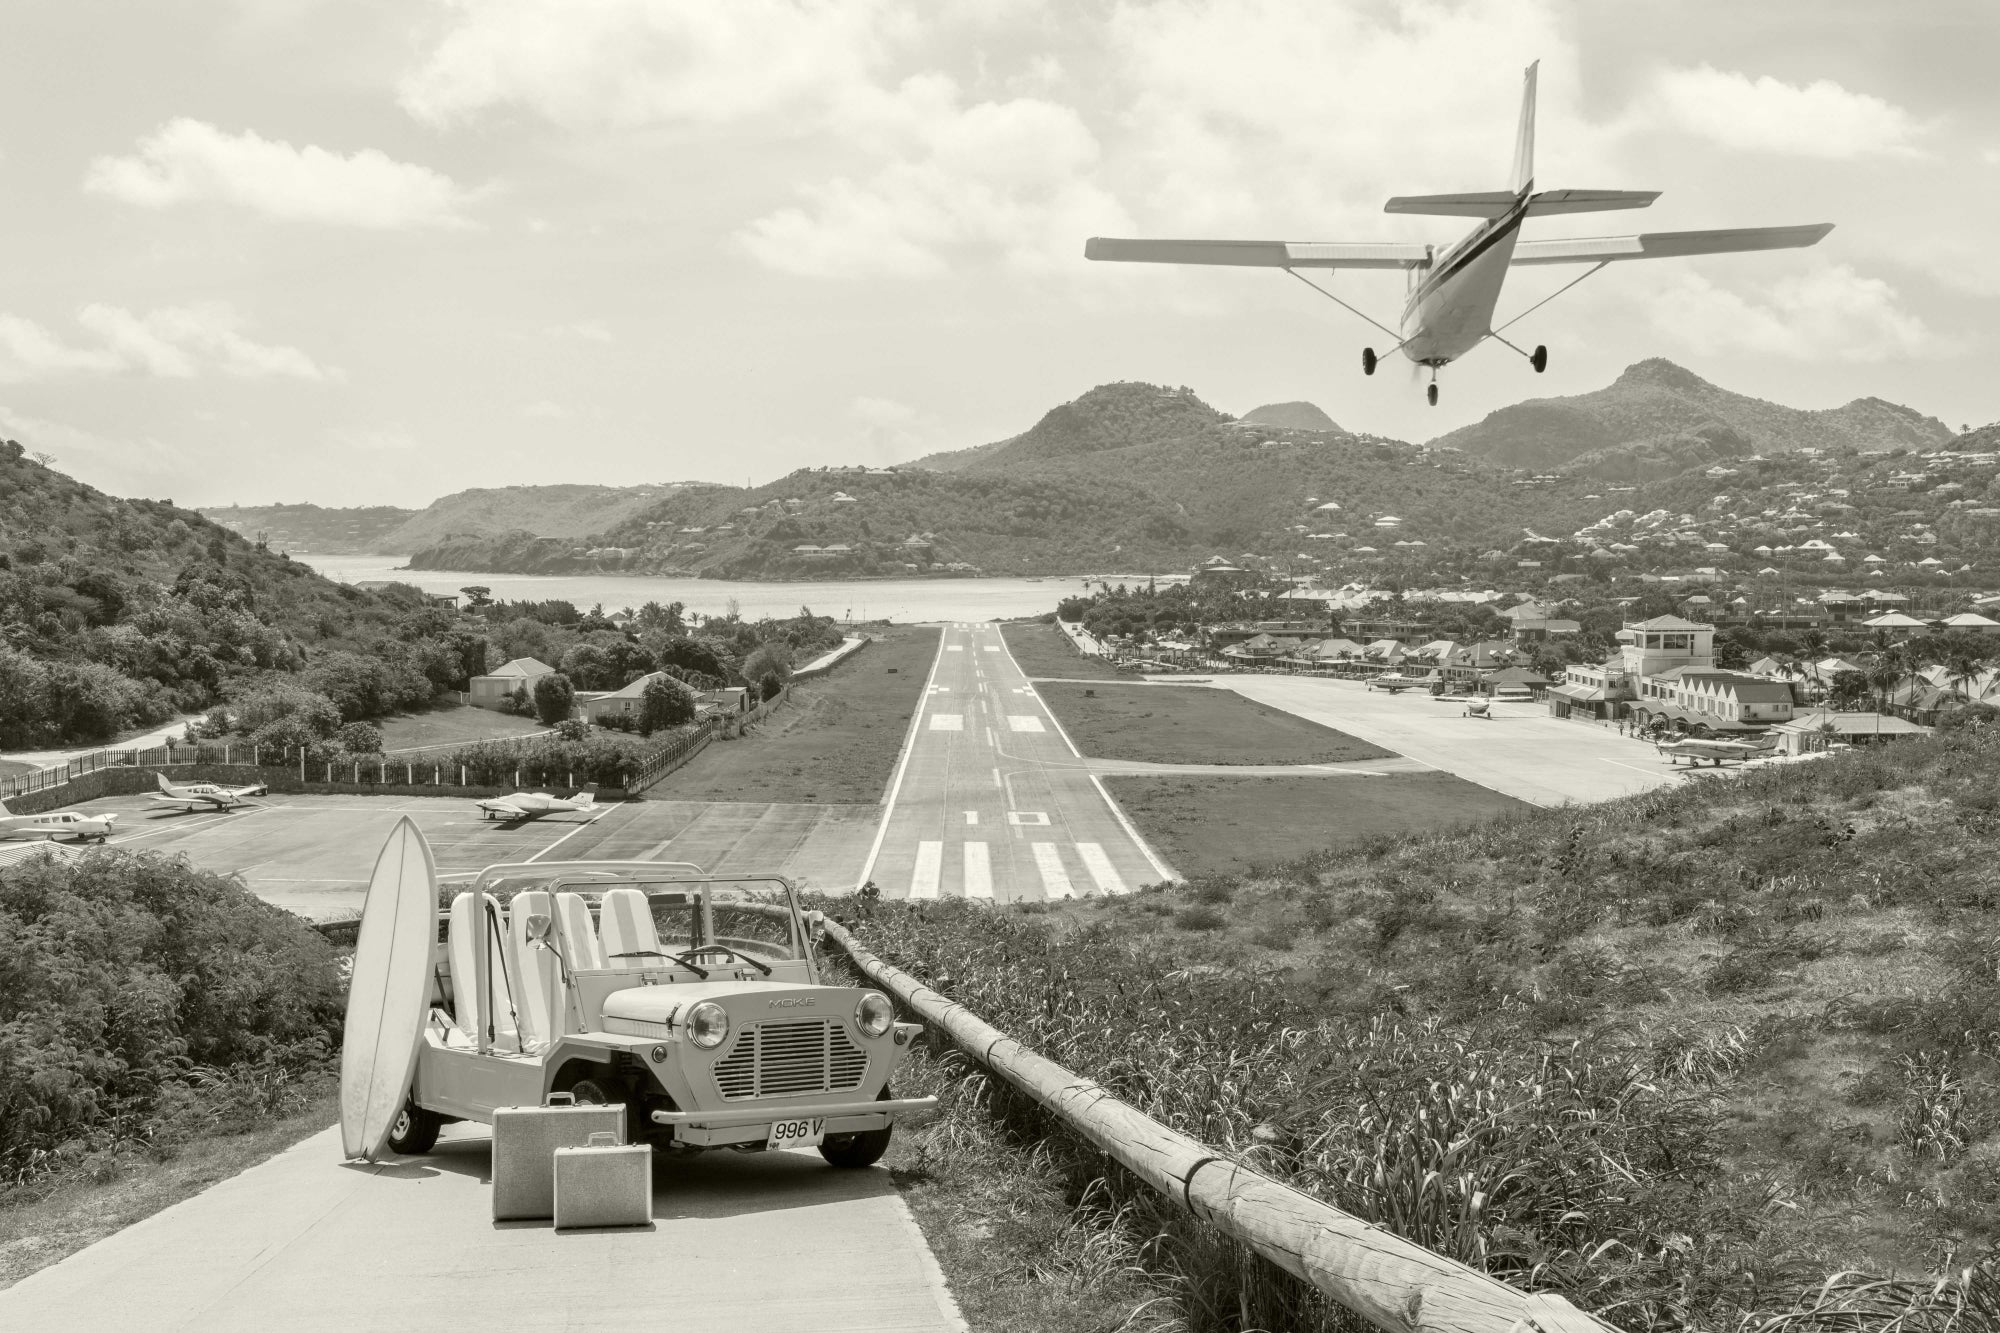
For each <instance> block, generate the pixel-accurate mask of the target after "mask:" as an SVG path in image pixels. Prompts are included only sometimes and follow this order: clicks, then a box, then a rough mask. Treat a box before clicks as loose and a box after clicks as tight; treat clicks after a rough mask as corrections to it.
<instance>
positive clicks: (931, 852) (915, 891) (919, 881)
mask: <svg viewBox="0 0 2000 1333" xmlns="http://www.w3.org/2000/svg"><path fill="white" fill-rule="evenodd" d="M943 874H944V844H943V843H941V842H920V843H918V844H917V867H916V869H915V870H914V871H912V872H911V874H910V897H912V898H935V897H937V896H938V880H939V879H940V878H941V877H942V876H943Z"/></svg>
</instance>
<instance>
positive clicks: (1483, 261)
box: [1401, 183, 1535, 366]
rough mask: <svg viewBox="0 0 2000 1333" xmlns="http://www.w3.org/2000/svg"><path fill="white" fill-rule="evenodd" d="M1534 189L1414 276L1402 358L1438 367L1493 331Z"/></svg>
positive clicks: (1405, 313) (1405, 307)
mask: <svg viewBox="0 0 2000 1333" xmlns="http://www.w3.org/2000/svg"><path fill="white" fill-rule="evenodd" d="M1534 188H1535V187H1534V185H1533V184H1532V183H1530V184H1529V185H1528V187H1527V188H1526V189H1523V190H1522V191H1521V192H1520V197H1519V198H1518V199H1516V200H1515V201H1514V206H1513V207H1512V208H1509V209H1508V210H1507V211H1506V212H1505V213H1503V214H1501V215H1500V216H1499V217H1497V218H1491V219H1488V220H1487V221H1485V222H1483V223H1481V224H1480V225H1479V227H1478V228H1477V229H1476V230H1475V231H1473V233H1472V234H1471V235H1469V236H1467V237H1466V238H1465V239H1464V240H1462V241H1460V242H1459V243H1458V244H1456V245H1454V246H1452V247H1451V248H1450V249H1449V250H1446V251H1445V252H1444V253H1443V254H1441V255H1439V256H1438V257H1437V258H1436V259H1435V260H1434V261H1432V262H1431V263H1430V264H1429V265H1428V266H1427V267H1424V268H1420V269H1416V270H1413V271H1412V275H1411V276H1412V278H1413V279H1414V282H1413V285H1412V286H1411V288H1410V295H1409V299H1408V300H1406V301H1405V302H1404V304H1403V325H1402V336H1403V346H1402V349H1401V350H1402V353H1403V355H1404V356H1406V357H1408V358H1409V359H1410V360H1412V361H1414V362H1416V363H1417V364H1418V365H1421V366H1442V365H1445V364H1447V363H1449V362H1452V361H1456V360H1457V359H1458V358H1459V357H1461V356H1464V355H1465V354H1466V353H1467V352H1469V351H1471V350H1472V349H1473V348H1474V347H1477V346H1478V345H1479V344H1480V342H1481V341H1482V340H1483V339H1484V338H1485V337H1486V336H1487V335H1488V334H1489V333H1491V332H1492V331H1493V311H1494V308H1495V307H1496V306H1498V305H1499V304H1500V289H1501V287H1502V286H1503V285H1504V284H1505V283H1506V281H1507V267H1508V265H1510V264H1512V263H1513V262H1514V245H1515V242H1517V241H1519V240H1520V239H1521V223H1522V222H1523V221H1525V220H1526V218H1527V216H1528V201H1529V198H1530V196H1532V195H1533V194H1534Z"/></svg>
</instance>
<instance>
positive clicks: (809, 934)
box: [806, 908, 826, 944]
mask: <svg viewBox="0 0 2000 1333" xmlns="http://www.w3.org/2000/svg"><path fill="white" fill-rule="evenodd" d="M825 938H826V913H825V912H822V911H820V910H818V909H817V908H815V909H814V910H812V911H810V912H807V913H806V940H807V942H808V943H811V944H818V943H819V942H820V941H821V940H823V939H825Z"/></svg>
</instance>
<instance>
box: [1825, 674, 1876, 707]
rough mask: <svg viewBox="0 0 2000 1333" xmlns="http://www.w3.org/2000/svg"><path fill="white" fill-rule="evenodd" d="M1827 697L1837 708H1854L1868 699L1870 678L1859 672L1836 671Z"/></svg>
mask: <svg viewBox="0 0 2000 1333" xmlns="http://www.w3.org/2000/svg"><path fill="white" fill-rule="evenodd" d="M1827 697H1828V698H1829V699H1831V700H1832V701H1833V706H1834V707H1836V708H1843V709H1845V708H1853V707H1854V706H1855V705H1857V704H1859V703H1860V702H1861V701H1862V700H1863V699H1866V698H1867V697H1868V677H1867V675H1865V674H1864V673H1862V672H1859V671H1836V672H1834V674H1833V682H1832V684H1831V686H1830V687H1829V688H1828V691H1827Z"/></svg>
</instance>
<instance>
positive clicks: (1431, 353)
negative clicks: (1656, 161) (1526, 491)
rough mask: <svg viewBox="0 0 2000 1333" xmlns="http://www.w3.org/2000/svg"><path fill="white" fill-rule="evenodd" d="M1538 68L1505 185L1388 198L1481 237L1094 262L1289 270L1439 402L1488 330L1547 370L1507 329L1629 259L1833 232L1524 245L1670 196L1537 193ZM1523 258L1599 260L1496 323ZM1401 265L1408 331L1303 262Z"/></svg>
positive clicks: (1122, 244)
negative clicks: (1371, 333) (1463, 224)
mask: <svg viewBox="0 0 2000 1333" xmlns="http://www.w3.org/2000/svg"><path fill="white" fill-rule="evenodd" d="M1540 63H1541V62H1540V61H1537V62H1535V64H1533V65H1530V66H1528V69H1527V73H1526V75H1525V76H1524V79H1525V85H1526V86H1525V87H1524V89H1523V90H1522V93H1521V121H1520V127H1519V129H1518V130H1517V131H1516V133H1515V138H1514V173H1513V176H1512V177H1511V178H1510V179H1509V181H1508V186H1507V188H1506V189H1505V190H1488V191H1477V192H1473V193H1469V194H1424V195H1399V196H1397V197H1396V198H1394V199H1391V200H1390V201H1389V202H1388V204H1387V205H1385V206H1384V209H1383V211H1384V212H1388V213H1418V214H1424V215H1427V216H1432V217H1471V218H1482V219H1484V221H1483V222H1481V223H1480V225H1479V226H1478V227H1477V228H1475V229H1474V230H1473V232H1472V234H1471V235H1469V236H1467V237H1466V238H1465V239H1463V240H1461V241H1459V242H1458V243H1457V244H1456V245H1452V246H1448V247H1446V248H1445V249H1444V250H1442V251H1440V250H1439V249H1438V247H1437V246H1435V245H1424V244H1417V243H1414V242H1404V241H1373V242H1371V241H1363V242H1355V243H1347V242H1338V241H1334V242H1328V241H1169V240H1158V241H1155V240H1120V239H1112V238H1108V237H1102V236H1093V237H1092V238H1091V239H1090V240H1089V241H1087V242H1085V244H1084V248H1083V255H1084V258H1086V259H1104V260H1121V261H1128V262H1137V263H1150V264H1230V265H1241V266H1248V267H1258V268H1278V269H1283V270H1285V271H1286V272H1287V273H1289V274H1291V275H1292V276H1293V277H1295V278H1297V279H1299V280H1300V281H1301V282H1304V283H1305V284H1306V285H1307V286H1309V287H1312V288H1314V289H1315V290H1317V291H1318V292H1319V293H1320V294H1321V295H1322V296H1325V297H1328V298H1329V299H1331V300H1333V301H1334V302H1336V303H1337V304H1339V305H1341V306H1343V307H1345V308H1346V310H1347V311H1348V312H1349V313H1350V314H1353V315H1357V316H1359V317H1360V318H1362V319H1364V320H1367V321H1368V323H1370V324H1373V325H1375V327H1376V328H1378V329H1380V330H1382V332H1384V333H1386V334H1388V335H1389V336H1390V337H1392V338H1394V339H1396V340H1397V341H1396V345H1395V346H1393V347H1391V348H1390V349H1389V350H1388V351H1387V352H1383V353H1381V354H1379V355H1378V354H1377V353H1376V351H1375V349H1374V348H1372V347H1364V348H1362V349H1361V372H1362V373H1363V374H1364V375H1373V374H1374V373H1375V367H1376V364H1377V363H1378V362H1379V361H1380V360H1381V358H1382V357H1383V356H1388V355H1390V354H1392V353H1395V352H1401V353H1402V354H1403V355H1404V356H1406V357H1408V358H1409V359H1410V360H1411V361H1412V362H1414V363H1415V364H1416V365H1417V366H1419V367H1428V368H1429V370H1430V373H1431V382H1430V384H1429V386H1428V388H1427V390H1426V393H1427V396H1428V397H1429V399H1430V401H1431V403H1432V404H1433V405H1435V404H1436V403H1437V400H1438V386H1437V373H1438V371H1439V370H1440V369H1441V368H1443V367H1444V366H1446V365H1449V364H1450V363H1451V362H1453V361H1456V360H1457V359H1458V358H1459V357H1462V356H1464V355H1465V354H1466V353H1467V352H1470V351H1471V350H1472V349H1473V348H1475V347H1477V346H1478V345H1479V344H1480V343H1482V342H1484V341H1486V339H1488V338H1492V339H1494V340H1495V341H1496V342H1499V343H1501V344H1502V345H1503V346H1506V347H1509V348H1512V350H1514V351H1515V352H1518V353H1520V354H1521V355H1522V356H1523V357H1525V358H1527V361H1528V364H1529V365H1531V366H1533V367H1534V368H1535V371H1536V373H1537V374H1539V373H1540V372H1542V371H1544V370H1547V369H1548V365H1549V349H1548V348H1547V347H1542V346H1537V347H1536V348H1535V350H1534V351H1532V352H1528V351H1524V350H1523V349H1521V348H1519V347H1516V346H1514V344H1513V343H1511V342H1508V341H1507V339H1506V338H1504V337H1502V336H1501V334H1502V332H1503V331H1504V330H1506V329H1507V328H1509V327H1510V326H1512V325H1513V324H1515V323H1517V322H1518V321H1520V320H1521V319H1524V318H1526V317H1527V316H1528V315H1529V314H1531V313H1533V312H1534V311H1536V310H1539V309H1541V307H1542V306H1544V305H1547V304H1548V303H1549V302H1550V301H1553V300H1554V299H1555V298H1556V297H1557V296H1560V295H1562V293H1563V292H1566V291H1568V290H1569V289H1570V288H1571V287H1574V286H1576V284H1577V283H1579V282H1582V281H1583V279H1584V278H1587V277H1589V276H1590V275H1591V274H1592V273H1595V272H1597V270H1598V269H1601V268H1603V267H1604V266H1605V265H1606V264H1611V263H1616V262H1618V261H1620V260H1626V259H1669V258H1679V257H1682V256H1685V255H1718V254H1734V253H1739V252H1742V251H1748V250H1784V249H1793V248H1796V247H1800V246H1807V245H1815V244H1817V243H1818V242H1819V241H1820V239H1821V238H1823V237H1824V236H1825V235H1826V234H1827V233H1828V232H1830V231H1832V230H1833V224H1832V223H1831V222H1819V223H1813V224H1810V225H1806V226H1796V227H1735V228H1729V229H1725V230H1720V231H1655V232H1642V233H1640V234H1638V235H1636V236H1595V237H1586V238H1579V239H1574V240H1549V241H1524V240H1522V239H1521V224H1522V223H1523V222H1524V221H1526V220H1527V219H1528V218H1530V217H1546V216H1549V215H1552V214H1557V213H1596V212H1602V211H1605V210H1607V209H1620V208H1644V207H1646V206H1647V205H1648V204H1650V203H1652V202H1653V201H1654V200H1655V199H1657V198H1659V197H1660V192H1659V191H1658V190H1543V191H1540V192H1539V193H1538V192H1537V191H1536V190H1535V179H1534V177H1535V70H1536V68H1537V66H1539V65H1540ZM1519 264H1590V265H1593V267H1592V268H1591V269H1590V270H1589V271H1588V272H1586V273H1584V275H1583V277H1580V278H1577V279H1575V280H1574V281H1572V282H1570V283H1569V284H1568V285H1567V286H1564V287H1562V288H1559V289H1558V290H1557V291H1556V292H1555V293H1554V294H1553V295H1550V296H1548V297H1545V298H1543V299H1542V300H1541V301H1538V302H1536V303H1535V304H1534V305H1532V306H1529V307H1528V309H1527V310H1524V311H1522V312H1521V314H1519V315H1516V316H1515V317H1514V318H1513V319H1511V320H1509V321H1507V323H1506V324H1502V325H1501V326H1500V327H1499V328H1497V329H1496V328H1494V327H1493V310H1494V307H1495V306H1496V305H1498V304H1499V300H1500V288H1501V285H1502V284H1503V283H1504V282H1505V281H1506V277H1507V271H1508V269H1509V268H1511V267H1513V266H1515V265H1519ZM1314 268H1324V269H1339V268H1400V269H1402V270H1403V271H1404V272H1405V273H1406V274H1408V279H1409V293H1408V296H1407V298H1406V299H1405V301H1404V303H1403V318H1402V328H1401V331H1400V332H1399V331H1397V330H1396V329H1392V328H1390V327H1389V326H1388V325H1386V324H1383V323H1381V322H1380V321H1378V320H1376V319H1373V318H1371V317H1369V316H1368V315H1365V314H1362V312H1361V311H1359V310H1356V309H1355V308H1354V307H1353V306H1351V305H1348V303H1347V302H1346V301H1343V300H1341V299H1340V298H1339V297H1338V296H1334V295H1333V293H1332V292H1329V291H1327V290H1326V288H1324V287H1321V286H1320V285H1319V284H1318V283H1316V282H1314V281H1312V279H1310V278H1308V277H1306V276H1305V275H1304V274H1303V273H1301V272H1300V271H1299V270H1301V269H1314Z"/></svg>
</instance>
